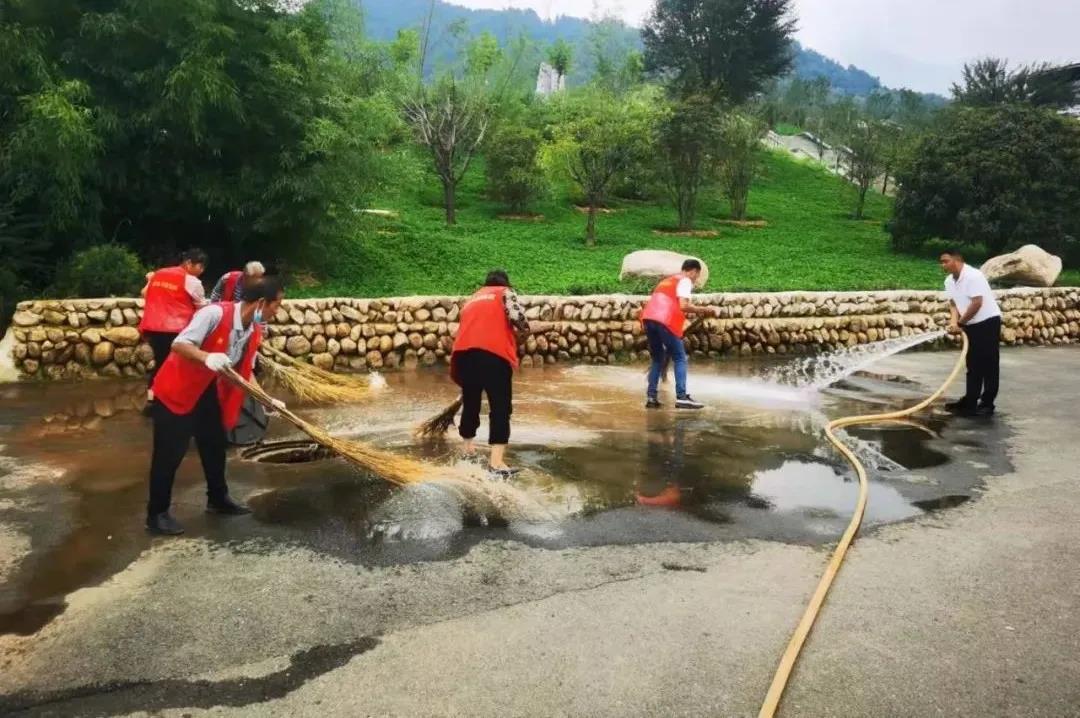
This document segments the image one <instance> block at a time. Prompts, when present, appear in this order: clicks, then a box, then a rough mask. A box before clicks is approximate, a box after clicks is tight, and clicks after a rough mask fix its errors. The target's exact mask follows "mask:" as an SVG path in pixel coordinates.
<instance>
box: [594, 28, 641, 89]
mask: <svg viewBox="0 0 1080 718" xmlns="http://www.w3.org/2000/svg"><path fill="white" fill-rule="evenodd" d="M627 31H628V27H627V25H626V23H624V22H623V21H622V20H620V19H618V18H617V17H610V16H609V17H603V18H601V19H599V20H595V21H594V22H593V23H592V24H591V25H590V27H589V34H588V36H587V37H586V39H585V43H586V47H587V48H588V57H589V59H590V60H591V62H592V66H593V74H592V83H593V84H594V85H596V86H597V87H598V88H600V89H601V90H603V91H604V92H607V93H610V94H613V95H623V94H625V93H627V92H630V91H631V90H632V89H633V88H634V87H636V86H637V85H639V84H641V81H642V74H643V61H642V58H641V53H640V52H638V51H637V50H636V49H635V48H634V45H633V44H632V42H631V41H630V36H629V35H628V32H627Z"/></svg>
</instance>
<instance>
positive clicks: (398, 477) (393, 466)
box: [223, 367, 432, 486]
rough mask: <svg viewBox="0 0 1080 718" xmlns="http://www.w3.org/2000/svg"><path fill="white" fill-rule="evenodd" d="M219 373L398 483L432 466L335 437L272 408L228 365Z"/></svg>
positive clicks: (422, 475) (424, 475)
mask: <svg viewBox="0 0 1080 718" xmlns="http://www.w3.org/2000/svg"><path fill="white" fill-rule="evenodd" d="M223 373H224V375H225V376H226V377H228V378H229V379H230V380H231V381H233V382H234V383H236V384H237V385H238V386H239V387H240V388H241V389H243V390H244V391H245V392H247V393H248V394H249V395H250V396H252V397H254V398H255V400H256V401H258V402H259V403H260V404H262V405H263V406H265V407H267V409H269V410H271V411H276V412H278V413H279V414H280V415H281V416H282V417H283V418H284V419H285V420H286V421H288V422H289V423H290V424H292V425H293V426H295V427H296V428H297V429H299V430H300V431H302V432H304V433H305V434H307V435H308V436H310V437H311V438H312V439H314V440H315V441H317V442H318V443H320V444H322V445H323V446H325V447H326V448H328V449H330V450H331V451H333V452H334V453H336V454H338V455H340V456H341V457H342V458H343V459H345V460H346V461H348V462H349V463H351V464H354V465H355V466H358V467H359V468H361V469H364V470H365V471H370V472H371V473H373V474H376V475H378V476H381V477H382V478H384V479H386V480H387V481H389V482H390V483H392V484H397V485H399V486H402V485H405V484H414V483H417V482H420V481H425V480H427V479H428V478H429V477H430V474H431V468H432V467H430V466H427V465H425V464H424V463H422V462H419V461H416V460H415V459H410V458H408V457H405V456H399V455H397V454H393V453H390V452H388V451H382V450H380V449H376V448H374V447H372V446H368V445H367V444H364V443H361V442H359V441H350V440H348V439H341V438H339V437H336V436H334V435H333V434H331V433H330V432H328V431H326V430H325V429H323V428H321V427H319V426H315V425H314V424H311V423H308V422H307V421H304V420H303V419H301V418H300V417H299V416H297V415H296V414H294V413H293V412H291V411H289V410H288V409H277V408H275V407H274V403H273V397H271V396H270V395H269V394H267V393H266V392H265V391H263V389H262V388H261V387H258V386H256V385H254V384H252V383H251V382H249V381H247V380H245V379H244V378H243V377H241V376H240V375H239V374H237V373H236V372H235V371H234V370H233V369H232V368H231V367H227V368H225V369H224V370H223Z"/></svg>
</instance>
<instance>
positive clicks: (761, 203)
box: [294, 153, 941, 297]
mask: <svg viewBox="0 0 1080 718" xmlns="http://www.w3.org/2000/svg"><path fill="white" fill-rule="evenodd" d="M482 191H483V172H482V169H481V168H480V167H475V168H474V169H473V170H470V173H469V176H468V177H467V178H466V181H465V183H464V185H463V187H462V188H461V190H460V192H459V197H458V205H459V214H458V224H457V225H456V226H454V227H447V226H446V224H445V222H444V220H443V211H442V208H441V207H440V206H439V192H438V187H437V184H436V183H435V182H434V181H431V182H428V183H427V184H426V185H425V186H423V187H421V188H419V189H416V190H409V191H399V192H397V193H396V194H393V195H390V196H386V197H384V198H382V199H381V200H379V201H377V202H375V203H373V205H372V206H373V207H375V208H378V209H390V210H395V211H397V212H398V213H399V216H398V218H396V219H386V218H381V217H367V218H365V220H364V223H365V227H364V229H363V231H362V233H361V234H360V235H359V236H356V237H353V238H349V239H345V240H341V241H339V242H337V243H336V244H337V246H334V247H331V248H328V250H327V255H328V256H325V257H323V258H322V259H323V260H324V263H323V264H324V266H323V267H321V268H320V269H319V270H318V272H317V273H318V274H319V276H321V277H322V280H321V281H318V282H314V283H308V284H306V285H305V286H303V287H302V288H298V291H296V292H294V295H295V294H300V295H302V296H341V295H344V296H363V297H374V296H403V295H413V294H464V293H468V292H471V291H473V290H474V289H475V288H476V287H477V285H478V284H479V282H480V281H481V280H482V279H483V277H484V274H485V273H486V271H487V270H489V269H491V268H494V267H502V268H504V269H506V270H507V271H508V272H509V273H510V277H511V279H512V281H513V282H514V284H515V286H517V287H518V289H519V290H520V291H522V292H523V293H527V294H588V293H601V292H620V291H621V292H628V291H634V290H637V291H641V290H644V289H647V288H648V286H647V285H642V283H640V282H638V283H634V284H620V282H619V280H618V276H619V266H620V263H621V261H622V258H623V256H624V255H625V254H627V253H629V252H632V251H634V250H638V249H669V250H674V251H678V252H683V253H686V254H692V255H695V256H698V257H701V258H702V259H703V260H704V261H705V262H706V263H707V264H708V266H709V270H710V279H709V285H708V287H707V288H706V290H707V291H768V290H793V289H808V290H809V289H813V290H828V289H832V290H841V289H884V288H939V287H940V286H941V275H940V272H939V270H938V267H937V264H936V262H934V261H932V260H928V259H919V258H914V257H910V256H905V255H897V254H894V253H892V252H891V251H890V250H889V240H888V236H887V234H886V233H885V232H884V230H883V223H884V221H885V220H886V219H887V218H888V216H889V212H890V202H891V200H890V199H888V198H884V197H881V196H880V195H873V196H871V197H870V198H869V200H868V205H867V218H866V219H864V220H862V221H854V220H852V219H850V218H849V217H850V212H851V208H852V206H853V202H854V189H853V188H852V187H851V186H849V185H848V184H846V183H845V182H843V181H842V180H839V179H837V178H836V177H834V176H832V175H830V174H828V173H827V172H825V171H824V170H822V169H820V168H818V167H817V166H815V165H812V164H809V163H803V162H800V161H798V160H794V159H791V158H789V157H787V156H785V155H783V154H778V153H769V154H768V155H767V157H766V161H765V164H764V167H763V172H762V176H761V177H760V179H759V180H758V181H757V183H756V184H755V186H754V189H753V192H752V194H751V198H750V207H749V213H750V214H751V215H752V216H753V217H755V218H761V219H764V220H765V221H766V222H767V223H768V224H767V226H766V227H764V228H739V227H733V226H730V225H722V224H720V223H718V221H717V220H719V219H721V218H722V216H723V214H724V213H725V212H726V204H725V203H724V202H722V201H720V200H719V199H718V198H716V197H714V196H708V197H703V201H702V202H701V205H700V207H699V221H698V223H697V228H698V229H715V230H717V231H718V232H719V236H717V237H711V238H694V237H678V236H658V235H655V234H654V230H655V229H658V228H665V227H668V228H670V227H672V226H673V225H674V224H675V219H676V218H675V213H674V210H673V209H671V208H670V207H669V206H667V205H664V204H654V203H637V202H616V203H613V205H612V208H613V209H615V210H616V211H615V212H614V213H612V214H607V215H603V216H601V217H600V219H599V220H598V246H596V247H595V248H587V247H586V246H585V244H584V241H583V235H584V227H585V217H584V215H583V214H581V213H579V212H578V211H576V210H575V209H574V208H573V207H572V205H571V202H570V200H569V199H568V198H567V197H566V196H565V195H563V196H557V197H552V198H550V199H548V200H547V201H543V202H538V203H537V204H536V206H535V207H534V208H533V210H534V211H536V212H540V213H542V214H543V215H544V219H543V221H539V222H523V221H512V220H506V219H499V218H498V215H499V214H500V213H501V212H502V211H503V210H502V208H501V207H499V206H498V205H497V204H495V203H492V202H490V201H489V200H487V199H486V198H485V197H484V196H483V194H482Z"/></svg>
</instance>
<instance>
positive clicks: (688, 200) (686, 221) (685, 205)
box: [678, 191, 696, 230]
mask: <svg viewBox="0 0 1080 718" xmlns="http://www.w3.org/2000/svg"><path fill="white" fill-rule="evenodd" d="M695 205H696V202H695V197H694V195H693V193H691V192H689V191H684V192H681V193H680V194H679V198H678V209H679V229H680V230H689V229H693V228H694V214H695V213H694V209H695Z"/></svg>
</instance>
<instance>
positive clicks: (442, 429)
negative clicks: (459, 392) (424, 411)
mask: <svg viewBox="0 0 1080 718" xmlns="http://www.w3.org/2000/svg"><path fill="white" fill-rule="evenodd" d="M461 404H462V399H461V397H460V396H459V397H458V398H457V399H455V400H454V402H453V403H452V404H450V405H449V406H447V407H446V408H445V409H443V410H442V411H441V412H439V413H438V414H436V415H435V416H433V417H431V418H430V419H428V420H427V421H425V422H424V423H423V424H421V425H420V426H418V427H417V428H416V435H417V436H418V437H420V438H422V439H435V438H438V437H440V436H442V435H443V434H445V433H446V432H447V431H449V430H450V427H451V426H453V425H454V418H455V417H456V416H457V413H458V410H460V409H461Z"/></svg>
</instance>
